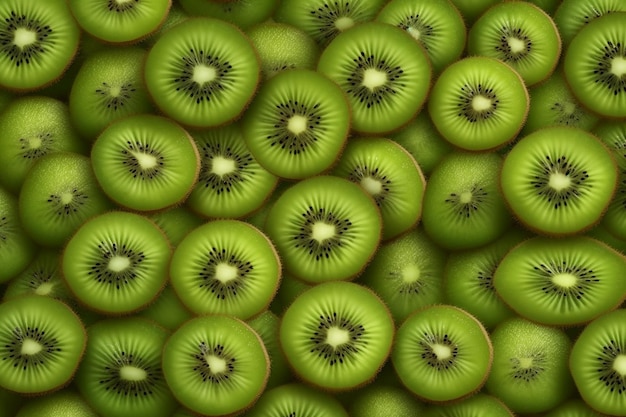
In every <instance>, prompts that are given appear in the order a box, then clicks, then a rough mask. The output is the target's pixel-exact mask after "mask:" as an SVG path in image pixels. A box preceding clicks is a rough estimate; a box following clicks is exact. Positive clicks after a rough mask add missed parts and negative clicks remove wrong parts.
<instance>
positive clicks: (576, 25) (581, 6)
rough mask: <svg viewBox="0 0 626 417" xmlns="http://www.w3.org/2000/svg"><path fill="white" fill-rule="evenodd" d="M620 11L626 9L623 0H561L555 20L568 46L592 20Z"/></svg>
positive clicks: (555, 13) (564, 42)
mask: <svg viewBox="0 0 626 417" xmlns="http://www.w3.org/2000/svg"><path fill="white" fill-rule="evenodd" d="M619 11H621V12H624V11H626V3H624V2H623V1H621V0H589V1H577V0H561V2H560V5H559V6H558V8H557V9H556V11H555V12H554V21H555V22H556V24H557V26H558V27H559V32H560V33H561V38H562V39H563V44H564V45H566V46H567V45H569V43H570V42H571V41H572V39H573V38H574V36H576V35H577V34H578V32H580V30H581V29H582V28H584V27H585V26H586V25H587V24H588V23H590V22H591V21H592V20H594V19H597V18H598V17H601V16H604V15H605V14H608V13H611V12H619Z"/></svg>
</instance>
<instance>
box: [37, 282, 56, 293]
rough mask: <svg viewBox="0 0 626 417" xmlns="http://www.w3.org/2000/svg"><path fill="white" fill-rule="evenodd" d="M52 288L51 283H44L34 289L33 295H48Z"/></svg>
mask: <svg viewBox="0 0 626 417" xmlns="http://www.w3.org/2000/svg"><path fill="white" fill-rule="evenodd" d="M53 288H54V284H53V283H51V282H44V283H42V284H40V285H39V286H38V287H37V288H36V289H35V294H37V295H48V294H50V293H51V292H52V289H53Z"/></svg>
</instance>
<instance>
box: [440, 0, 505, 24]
mask: <svg viewBox="0 0 626 417" xmlns="http://www.w3.org/2000/svg"><path fill="white" fill-rule="evenodd" d="M450 2H451V3H452V4H454V5H455V6H456V8H457V9H459V12H460V13H461V15H462V16H463V19H464V20H465V24H466V25H467V26H469V27H471V26H472V25H473V24H474V22H475V21H476V20H477V19H478V18H479V17H480V16H481V15H482V14H483V13H484V12H485V11H486V10H487V9H489V7H491V6H493V5H495V4H496V3H499V2H500V0H450Z"/></svg>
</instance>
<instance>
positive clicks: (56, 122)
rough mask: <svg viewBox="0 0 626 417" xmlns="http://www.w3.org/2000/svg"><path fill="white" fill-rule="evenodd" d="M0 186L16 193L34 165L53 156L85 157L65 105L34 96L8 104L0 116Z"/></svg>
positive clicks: (85, 150) (86, 149) (83, 147)
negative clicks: (62, 154)
mask: <svg viewBox="0 0 626 417" xmlns="http://www.w3.org/2000/svg"><path fill="white" fill-rule="evenodd" d="M0 131H1V132H2V137H1V138H0V183H1V184H2V186H4V187H5V188H6V189H7V190H9V191H11V192H12V193H15V194H17V193H19V189H20V187H21V186H22V183H23V182H24V177H25V176H26V173H27V172H28V170H29V169H30V168H31V167H32V166H33V164H34V163H35V162H36V161H37V160H39V158H41V157H42V156H45V155H47V154H49V153H52V152H57V151H66V152H75V153H81V154H87V151H88V147H87V144H86V143H85V142H84V141H82V140H81V138H80V137H79V136H78V134H77V133H76V131H75V130H74V127H73V126H72V124H71V121H70V115H69V109H68V106H67V104H65V103H63V102H62V101H60V100H56V99H54V98H51V97H46V96H41V95H35V96H24V97H19V98H16V99H14V100H12V101H11V103H10V104H9V105H8V106H7V107H6V109H5V110H4V111H3V112H2V114H1V115H0Z"/></svg>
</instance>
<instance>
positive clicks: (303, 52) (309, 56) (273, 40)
mask: <svg viewBox="0 0 626 417" xmlns="http://www.w3.org/2000/svg"><path fill="white" fill-rule="evenodd" d="M246 33H247V34H248V36H249V37H250V41H251V42H252V45H253V46H254V48H255V49H256V51H257V52H258V54H259V58H260V59H261V72H262V73H263V76H264V78H265V79H270V78H272V77H273V76H274V75H276V74H278V73H279V72H281V71H284V70H287V69H295V68H300V69H315V64H317V60H318V59H319V55H320V48H319V46H318V45H317V43H315V40H314V39H313V38H312V37H311V36H309V35H308V34H307V33H306V32H304V31H303V30H302V29H300V28H297V27H295V26H292V25H289V24H287V23H279V22H273V21H265V22H262V23H259V24H258V25H255V26H253V27H251V28H250V29H248V30H247V31H246Z"/></svg>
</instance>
